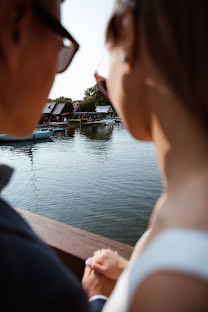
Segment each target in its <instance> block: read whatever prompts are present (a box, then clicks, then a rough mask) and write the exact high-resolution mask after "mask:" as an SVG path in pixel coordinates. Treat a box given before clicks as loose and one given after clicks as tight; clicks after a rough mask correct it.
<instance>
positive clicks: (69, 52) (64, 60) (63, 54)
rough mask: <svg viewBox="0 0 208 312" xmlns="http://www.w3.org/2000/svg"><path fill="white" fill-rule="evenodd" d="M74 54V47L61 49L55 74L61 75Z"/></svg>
mask: <svg viewBox="0 0 208 312" xmlns="http://www.w3.org/2000/svg"><path fill="white" fill-rule="evenodd" d="M75 53H76V47H75V46H74V45H73V44H72V45H71V46H67V47H65V46H64V47H63V48H62V49H61V50H60V52H59V56H58V68H57V73H63V72H64V71H65V70H66V69H67V68H68V66H69V64H70V63H71V61H72V59H73V57H74V55H75Z"/></svg>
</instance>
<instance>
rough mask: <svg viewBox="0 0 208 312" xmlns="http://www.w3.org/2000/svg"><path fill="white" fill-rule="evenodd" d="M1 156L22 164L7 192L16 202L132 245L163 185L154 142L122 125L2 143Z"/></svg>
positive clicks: (77, 130) (71, 129) (20, 205)
mask: <svg viewBox="0 0 208 312" xmlns="http://www.w3.org/2000/svg"><path fill="white" fill-rule="evenodd" d="M0 159H1V163H5V164H9V165H10V166H12V167H14V168H16V170H15V173H14V176H13V179H12V181H11V182H10V184H9V186H8V187H7V188H6V189H5V190H4V191H3V192H2V196H3V197H4V198H5V199H7V200H8V201H9V202H10V204H12V205H13V206H14V207H18V208H22V209H25V210H28V211H31V212H34V213H37V214H40V215H42V216H45V217H48V218H51V219H54V220H57V221H61V222H63V223H66V224H69V225H72V226H76V227H79V228H81V229H83V230H86V231H89V232H93V233H96V234H99V235H102V236H106V237H108V238H111V239H114V240H117V241H120V242H123V243H127V244H130V245H134V244H135V242H136V241H137V240H138V238H139V237H140V236H141V235H142V233H143V232H144V230H145V228H146V226H147V223H148V220H149V216H150V214H151V211H152V208H153V206H154V204H155V201H156V200H157V198H158V197H159V195H160V193H161V189H162V186H161V179H160V172H159V168H158V165H157V159H156V152H155V148H154V145H153V144H151V143H141V142H137V141H135V140H134V139H133V138H131V137H130V135H129V134H128V133H127V131H126V130H125V128H124V127H123V126H122V125H116V126H113V127H108V126H102V125H92V126H81V127H75V128H70V129H69V130H68V131H67V130H66V131H65V133H58V134H56V135H54V136H53V137H52V140H49V141H46V142H41V143H36V144H34V143H30V142H29V143H16V144H12V145H7V146H2V145H1V146H0Z"/></svg>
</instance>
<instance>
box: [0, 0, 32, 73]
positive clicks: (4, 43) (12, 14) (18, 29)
mask: <svg viewBox="0 0 208 312" xmlns="http://www.w3.org/2000/svg"><path fill="white" fill-rule="evenodd" d="M7 1H8V2H9V3H7V5H6V6H4V9H5V12H4V14H5V16H6V18H5V19H4V25H3V29H2V36H1V39H0V40H1V51H2V56H3V58H4V63H5V64H6V65H7V67H8V70H11V71H13V70H15V69H16V68H17V67H18V66H19V64H20V59H21V55H22V53H23V50H24V48H25V44H26V43H27V40H28V39H29V25H30V22H31V17H32V8H31V3H30V1H29V0H7Z"/></svg>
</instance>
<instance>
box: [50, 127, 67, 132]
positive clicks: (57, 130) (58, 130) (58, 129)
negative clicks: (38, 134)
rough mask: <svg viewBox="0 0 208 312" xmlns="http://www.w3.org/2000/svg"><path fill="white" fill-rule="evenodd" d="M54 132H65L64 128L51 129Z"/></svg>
mask: <svg viewBox="0 0 208 312" xmlns="http://www.w3.org/2000/svg"><path fill="white" fill-rule="evenodd" d="M51 130H52V131H53V132H62V131H65V129H64V128H53V129H51Z"/></svg>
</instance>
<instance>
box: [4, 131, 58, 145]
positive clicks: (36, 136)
mask: <svg viewBox="0 0 208 312" xmlns="http://www.w3.org/2000/svg"><path fill="white" fill-rule="evenodd" d="M53 133H54V131H34V132H33V134H31V135H30V136H28V137H25V138H15V137H10V136H7V135H5V134H0V143H4V142H24V141H38V140H46V139H49V138H50V137H51V135H52V134H53Z"/></svg>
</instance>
